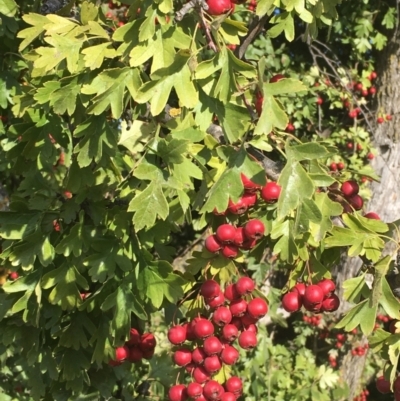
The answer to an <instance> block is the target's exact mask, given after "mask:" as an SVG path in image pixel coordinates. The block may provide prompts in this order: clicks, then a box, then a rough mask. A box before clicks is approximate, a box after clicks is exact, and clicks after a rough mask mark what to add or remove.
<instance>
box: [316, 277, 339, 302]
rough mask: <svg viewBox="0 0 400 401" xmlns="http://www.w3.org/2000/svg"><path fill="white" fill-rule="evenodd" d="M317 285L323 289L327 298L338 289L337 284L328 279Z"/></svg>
mask: <svg viewBox="0 0 400 401" xmlns="http://www.w3.org/2000/svg"><path fill="white" fill-rule="evenodd" d="M317 285H318V286H320V287H321V288H322V291H324V296H325V297H329V296H330V295H331V294H332V293H333V292H334V291H335V289H336V285H335V283H334V282H333V281H332V280H329V279H327V278H325V279H323V280H321V281H320V282H319V283H317Z"/></svg>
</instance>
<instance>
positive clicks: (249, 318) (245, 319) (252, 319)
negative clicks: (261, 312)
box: [240, 311, 262, 329]
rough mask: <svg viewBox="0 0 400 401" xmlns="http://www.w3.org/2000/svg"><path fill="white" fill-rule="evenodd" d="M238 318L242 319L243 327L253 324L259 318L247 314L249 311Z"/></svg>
mask: <svg viewBox="0 0 400 401" xmlns="http://www.w3.org/2000/svg"><path fill="white" fill-rule="evenodd" d="M261 317H262V316H261ZM240 320H241V321H242V324H243V326H244V327H245V329H247V328H248V327H249V326H251V325H252V324H255V323H257V322H258V320H259V318H256V317H253V316H251V315H250V314H249V312H248V311H247V312H246V313H245V314H244V315H243V316H242V317H241V318H240Z"/></svg>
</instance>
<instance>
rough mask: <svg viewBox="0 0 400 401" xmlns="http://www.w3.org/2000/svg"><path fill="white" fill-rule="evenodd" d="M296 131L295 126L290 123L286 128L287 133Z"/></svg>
mask: <svg viewBox="0 0 400 401" xmlns="http://www.w3.org/2000/svg"><path fill="white" fill-rule="evenodd" d="M295 130H296V128H295V127H294V125H293V124H291V123H289V124H288V125H287V126H286V128H285V131H286V132H294V131H295Z"/></svg>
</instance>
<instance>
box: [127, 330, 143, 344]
mask: <svg viewBox="0 0 400 401" xmlns="http://www.w3.org/2000/svg"><path fill="white" fill-rule="evenodd" d="M139 343H140V334H139V332H138V331H137V330H136V329H134V328H132V329H131V330H130V332H129V340H128V341H127V343H126V344H127V345H128V346H133V345H139Z"/></svg>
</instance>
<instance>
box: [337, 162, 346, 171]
mask: <svg viewBox="0 0 400 401" xmlns="http://www.w3.org/2000/svg"><path fill="white" fill-rule="evenodd" d="M345 167H346V166H345V165H344V163H342V162H339V163H338V164H337V169H338V170H339V171H342V170H343V169H344V168H345Z"/></svg>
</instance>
